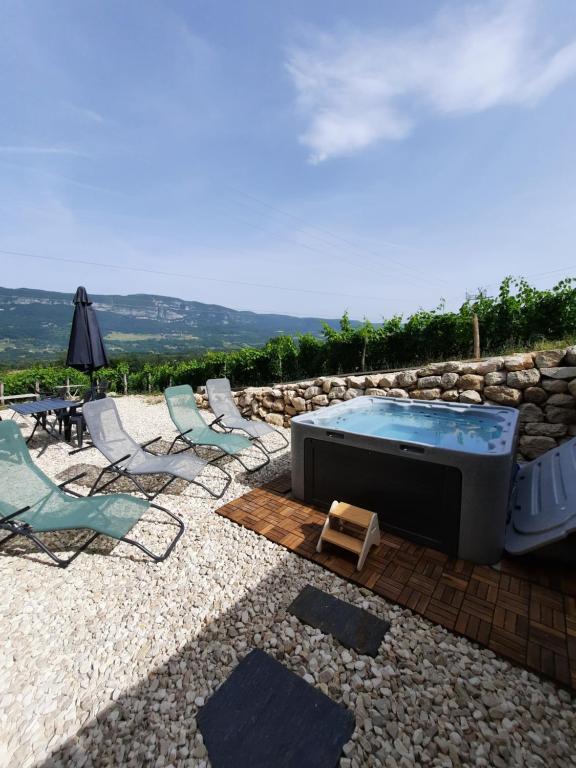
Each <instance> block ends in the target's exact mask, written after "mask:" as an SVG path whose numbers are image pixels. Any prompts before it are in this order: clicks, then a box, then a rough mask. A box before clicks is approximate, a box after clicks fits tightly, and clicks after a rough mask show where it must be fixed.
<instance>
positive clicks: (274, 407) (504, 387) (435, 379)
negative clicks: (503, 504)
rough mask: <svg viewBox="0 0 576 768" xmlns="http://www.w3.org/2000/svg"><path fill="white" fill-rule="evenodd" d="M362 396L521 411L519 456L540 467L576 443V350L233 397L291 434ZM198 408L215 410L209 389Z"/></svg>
mask: <svg viewBox="0 0 576 768" xmlns="http://www.w3.org/2000/svg"><path fill="white" fill-rule="evenodd" d="M362 395H368V396H372V397H402V398H412V399H414V400H444V401H446V402H450V403H453V402H460V403H478V404H480V403H489V404H492V405H508V406H514V407H517V408H518V410H519V411H520V422H521V423H520V444H519V449H520V453H521V454H522V456H523V457H524V458H526V459H533V458H535V457H537V456H539V455H540V454H542V453H545V452H546V451H547V450H549V449H550V448H553V447H554V446H556V445H557V444H558V443H559V442H562V441H564V440H566V439H568V438H570V437H574V436H576V346H575V347H569V348H568V349H555V350H548V351H545V352H531V353H526V354H519V355H513V356H510V357H493V358H489V359H487V360H482V361H479V362H458V361H449V362H445V363H431V364H430V365H426V366H424V367H423V368H418V369H414V370H402V371H397V372H385V373H370V374H361V375H355V376H344V377H340V376H323V377H321V378H318V379H311V380H309V381H300V382H298V383H292V384H276V385H274V386H272V387H248V388H246V389H244V390H241V391H239V392H235V393H234V397H235V399H236V402H237V404H238V406H239V407H240V409H241V410H242V411H243V413H244V415H245V416H247V417H252V418H259V419H263V420H264V421H267V422H268V423H269V424H272V425H276V426H289V424H290V418H291V417H292V416H295V415H296V414H299V413H303V412H305V411H314V410H317V409H319V408H326V407H327V406H330V405H334V404H335V403H342V402H344V401H345V400H352V399H353V398H355V397H361V396H362ZM196 400H197V402H198V405H199V406H200V407H208V400H207V397H206V394H205V392H204V391H203V388H200V389H199V393H198V394H197V395H196Z"/></svg>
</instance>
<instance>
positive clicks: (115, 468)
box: [68, 435, 232, 501]
mask: <svg viewBox="0 0 576 768" xmlns="http://www.w3.org/2000/svg"><path fill="white" fill-rule="evenodd" d="M161 439H162V436H161V435H159V436H158V437H154V438H153V439H152V440H148V441H147V442H146V443H141V444H140V448H142V449H143V450H144V451H146V453H149V454H150V455H151V456H158V454H157V453H154V452H153V451H149V450H147V449H148V446H149V445H152V444H153V443H157V442H158V440H161ZM171 447H172V446H171ZM90 448H96V446H95V445H93V444H91V445H85V446H83V447H82V448H77V449H76V450H74V451H70V453H69V454H68V455H69V456H72V455H74V454H76V453H80V452H82V451H88V450H90ZM169 453H170V450H169V451H168V454H169ZM176 453H180V451H177V452H176ZM133 455H134V454H130V453H127V454H126V456H122V457H121V458H119V459H116V461H111V462H110V463H109V464H107V465H106V466H105V467H104V468H103V469H102V470H101V471H100V473H99V475H98V477H97V478H96V480H95V481H94V483H93V485H92V488H91V489H90V491H89V493H88V496H93V495H94V494H95V493H102V491H103V490H104V488H108V486H109V485H112V483H113V482H115V481H116V480H118V478H119V477H125V478H127V479H128V480H130V481H131V482H132V483H133V484H134V485H135V486H136V488H137V489H138V490H139V491H140V493H142V494H143V495H144V496H145V498H146V499H148V501H153V500H154V499H155V498H156V497H157V496H159V495H160V494H161V493H163V492H164V491H165V490H166V488H168V486H169V485H171V484H172V483H173V482H174V481H175V480H184V481H185V482H187V483H193V484H194V485H197V486H198V487H199V488H203V489H204V490H205V491H207V492H208V493H209V494H210V496H212V498H213V499H221V498H222V497H223V496H224V494H225V493H226V491H227V490H228V488H229V487H230V483H231V482H232V476H231V475H230V473H229V472H226V470H225V469H222V467H217V469H219V470H220V472H223V473H224V474H225V475H226V478H227V479H226V483H225V484H224V488H223V489H222V490H221V491H220V493H215V492H214V491H212V490H211V489H210V488H208V486H207V485H204V483H201V482H200V481H199V480H185V479H184V478H181V477H178V475H173V474H171V473H169V472H146V473H144V475H169V476H170V477H169V480H167V481H166V482H165V483H164V484H163V485H161V486H160V487H159V488H158V489H157V490H156V491H154V493H149V492H148V491H147V490H145V488H144V487H143V486H142V483H140V481H139V480H138V477H139V476H140V475H136V474H134V473H133V472H130V471H129V470H127V469H126V468H125V467H122V466H119V465H121V464H122V462H123V461H128V459H131V458H132V456H133ZM217 458H220V457H217ZM214 461H215V460H214V459H213V460H212V461H209V462H207V463H208V464H212V463H213V462H214ZM109 472H113V473H114V477H112V478H110V480H107V481H106V482H105V483H103V484H102V485H100V481H101V480H102V478H103V477H104V475H106V474H107V473H109Z"/></svg>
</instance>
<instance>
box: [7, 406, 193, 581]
mask: <svg viewBox="0 0 576 768" xmlns="http://www.w3.org/2000/svg"><path fill="white" fill-rule="evenodd" d="M83 474H85V473H82V474H80V475H76V476H75V477H72V478H70V479H69V480H66V481H65V482H64V483H61V484H60V485H56V484H55V483H53V482H52V480H50V479H49V478H48V477H46V475H45V474H44V473H43V472H42V471H41V470H40V469H39V468H38V467H37V466H36V465H35V464H34V462H33V461H32V459H31V457H30V453H29V451H28V448H27V447H26V443H25V442H24V439H23V437H22V435H21V433H20V430H19V429H18V427H17V425H16V424H15V423H14V422H13V421H4V422H2V424H0V531H5V532H6V533H7V534H8V535H7V536H4V538H2V539H1V540H0V547H1V546H2V545H4V544H6V543H7V542H8V541H10V540H11V539H14V538H16V537H18V536H21V537H24V538H26V539H28V541H31V542H33V544H34V545H35V546H36V547H37V548H38V549H39V550H40V551H41V552H45V553H46V554H47V555H48V556H49V557H51V558H52V560H53V561H54V562H55V563H56V564H57V565H59V566H60V567H61V568H66V566H68V565H70V563H71V562H72V561H73V560H75V559H76V558H77V557H78V555H79V554H80V553H81V552H84V550H85V549H86V548H87V547H88V546H89V545H90V544H91V543H92V542H93V541H94V540H95V539H97V538H98V536H110V537H111V538H113V539H117V540H118V541H123V542H125V543H126V544H132V545H133V546H135V547H138V549H140V550H142V552H144V553H145V554H146V555H148V556H149V557H151V558H152V559H153V560H155V561H156V562H160V561H161V560H165V559H166V558H167V557H168V555H169V554H170V553H171V552H172V550H173V549H174V547H175V545H176V542H177V541H178V539H179V538H180V536H182V534H183V532H184V523H183V522H182V520H181V519H180V518H179V517H177V516H176V515H174V514H173V513H172V512H170V511H168V510H167V509H164V508H163V507H159V506H157V505H156V504H149V503H148V502H147V501H144V499H137V498H134V497H133V496H129V495H128V494H125V493H117V494H110V495H109V496H98V497H96V498H94V497H93V498H90V499H87V498H84V497H82V496H80V494H78V493H75V492H74V491H71V490H70V489H66V490H64V486H65V485H67V484H68V483H72V482H74V481H76V480H79V479H80V478H81V477H82V476H83ZM151 507H153V508H154V509H157V510H160V511H161V512H163V513H165V514H166V515H168V517H170V518H171V520H173V521H174V522H175V523H176V525H177V527H178V530H177V532H176V535H175V536H174V537H173V539H172V541H171V542H170V544H169V545H168V547H167V549H166V550H165V551H164V552H163V553H162V554H160V555H156V554H154V553H153V552H151V551H150V550H149V549H148V548H147V547H145V546H144V544H141V543H140V542H139V541H135V540H134V539H132V538H129V537H128V533H130V531H131V530H132V528H134V526H135V525H136V524H137V523H138V521H139V520H140V519H141V518H142V516H143V515H144V514H145V513H146V512H147V511H148V510H149V509H150V508H151ZM68 530H87V531H91V534H90V535H89V536H88V538H87V539H86V540H85V541H84V543H83V544H82V545H81V546H80V547H79V548H78V549H77V550H76V552H74V554H73V555H72V556H71V557H69V558H63V557H60V556H58V555H57V554H56V552H54V550H53V549H52V548H51V547H49V546H48V544H47V543H46V541H44V540H43V538H42V537H41V534H43V533H54V532H56V531H68ZM39 534H40V536H39Z"/></svg>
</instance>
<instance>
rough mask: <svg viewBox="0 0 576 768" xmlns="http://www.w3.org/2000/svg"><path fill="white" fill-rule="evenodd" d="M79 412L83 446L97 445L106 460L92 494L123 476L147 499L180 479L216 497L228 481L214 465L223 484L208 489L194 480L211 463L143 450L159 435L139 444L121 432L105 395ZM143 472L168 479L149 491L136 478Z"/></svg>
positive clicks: (220, 494)
mask: <svg viewBox="0 0 576 768" xmlns="http://www.w3.org/2000/svg"><path fill="white" fill-rule="evenodd" d="M82 412H83V414H84V418H85V419H86V425H87V427H88V430H89V431H90V437H91V438H92V444H93V445H89V446H87V448H92V447H95V448H97V449H98V450H99V451H100V453H102V454H103V455H104V456H105V457H106V458H107V459H108V461H109V462H110V463H109V464H108V466H106V467H104V469H103V470H102V471H101V472H100V474H99V476H98V477H97V478H96V482H95V483H94V485H93V486H92V489H91V491H90V495H92V494H93V493H96V491H102V490H103V489H104V488H106V487H107V486H108V485H110V484H111V483H113V482H114V481H115V480H116V479H117V478H118V477H126V478H128V479H129V480H130V481H131V482H132V483H134V485H135V486H136V487H137V488H138V490H139V491H140V492H141V493H143V494H144V496H146V498H147V499H148V500H149V501H152V499H154V498H155V497H156V496H158V494H159V493H162V491H165V490H166V488H167V487H168V486H169V485H170V484H171V483H173V482H174V480H176V479H177V478H180V479H182V480H186V481H187V482H189V483H193V484H194V485H197V486H199V487H200V488H203V489H204V490H205V491H207V492H208V493H209V494H210V495H211V496H212V497H213V498H215V499H220V498H222V496H223V495H224V494H225V493H226V490H227V488H228V486H229V485H230V483H231V482H232V477H231V475H229V474H228V472H226V470H225V469H222V467H215V469H216V470H217V471H218V473H219V474H221V475H223V478H224V486H223V488H221V490H220V491H217V490H212V489H211V488H209V487H208V486H207V485H205V484H204V483H202V482H200V480H198V479H197V477H198V475H200V474H201V473H202V472H203V471H204V470H205V469H206V467H207V466H208V465H209V464H210V463H211V462H208V461H205V460H204V459H201V458H199V457H198V456H177V455H174V456H166V455H158V454H155V453H152V452H151V451H149V450H147V448H148V446H149V445H151V444H152V443H156V442H157V441H158V440H160V438H159V437H156V438H154V440H149V441H148V442H147V443H144V444H143V445H139V444H138V443H137V442H136V441H135V440H133V439H132V438H131V437H130V435H129V434H128V433H127V432H126V431H125V429H124V427H123V425H122V421H121V420H120V416H119V414H118V410H117V408H116V403H115V402H114V400H111V399H110V398H109V397H107V398H106V399H104V400H93V401H92V402H90V403H86V405H85V406H84V407H83V409H82ZM82 450H84V448H80V449H78V450H77V451H72V453H78V452H79V451H82ZM110 474H111V475H112V478H111V479H110V480H107V481H106V482H104V483H102V484H100V483H101V480H102V478H103V477H104V476H105V475H110ZM145 475H165V476H167V477H168V480H166V481H165V482H164V483H163V484H162V485H160V487H158V488H156V490H154V492H153V493H151V492H149V491H147V490H146V489H145V488H144V486H143V485H142V483H141V482H140V478H141V477H143V476H145Z"/></svg>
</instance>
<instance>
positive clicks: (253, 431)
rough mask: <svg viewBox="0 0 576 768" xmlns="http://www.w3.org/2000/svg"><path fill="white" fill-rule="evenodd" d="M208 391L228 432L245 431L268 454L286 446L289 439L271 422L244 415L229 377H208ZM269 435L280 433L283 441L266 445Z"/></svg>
mask: <svg viewBox="0 0 576 768" xmlns="http://www.w3.org/2000/svg"><path fill="white" fill-rule="evenodd" d="M206 392H207V393H208V401H209V403H210V408H212V410H213V412H214V414H215V415H216V416H221V417H222V418H221V419H220V421H219V422H218V424H219V426H220V427H222V428H223V429H224V430H225V431H226V432H232V431H234V430H239V431H241V432H245V433H246V434H247V435H248V437H249V438H250V440H255V441H257V442H258V445H260V446H262V448H263V449H264V450H265V451H266V453H268V454H272V453H277V452H278V451H281V450H282V449H283V448H286V446H287V445H288V440H287V439H286V438H285V437H284V435H283V434H282V432H279V431H278V430H277V429H274V427H271V426H270V424H266V423H265V422H264V421H251V420H250V419H245V418H244V417H243V416H242V414H241V413H240V411H239V410H238V407H237V405H236V403H235V402H234V397H233V396H232V390H231V389H230V382H229V381H228V379H208V381H207V382H206ZM267 435H278V437H280V439H281V440H282V442H281V443H280V445H279V446H277V447H276V448H272V447H271V446H270V445H266V444H265V442H264V440H263V438H265V437H266V436H267ZM276 442H278V441H276Z"/></svg>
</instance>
